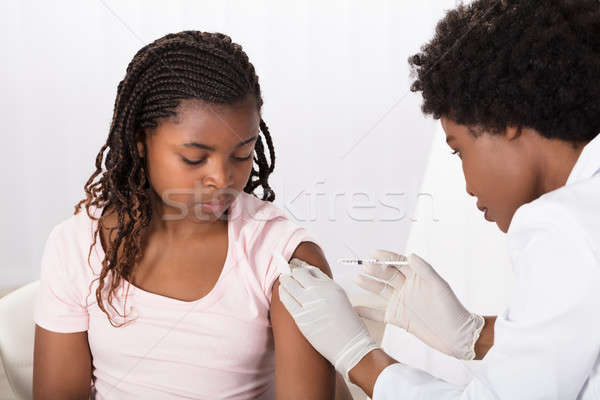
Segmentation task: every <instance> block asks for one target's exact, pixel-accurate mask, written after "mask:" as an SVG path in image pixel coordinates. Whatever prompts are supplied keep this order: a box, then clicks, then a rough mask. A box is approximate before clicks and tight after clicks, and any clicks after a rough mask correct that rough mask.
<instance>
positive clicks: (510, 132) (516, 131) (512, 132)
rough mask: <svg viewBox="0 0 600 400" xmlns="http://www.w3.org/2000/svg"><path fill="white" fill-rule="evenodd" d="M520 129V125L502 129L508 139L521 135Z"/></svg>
mask: <svg viewBox="0 0 600 400" xmlns="http://www.w3.org/2000/svg"><path fill="white" fill-rule="evenodd" d="M521 129H522V128H521V127H520V126H507V127H506V130H505V131H504V135H505V137H506V139H508V140H509V141H511V140H513V139H517V138H519V137H520V136H521V133H522V130H521Z"/></svg>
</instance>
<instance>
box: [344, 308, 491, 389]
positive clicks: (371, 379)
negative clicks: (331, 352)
mask: <svg viewBox="0 0 600 400" xmlns="http://www.w3.org/2000/svg"><path fill="white" fill-rule="evenodd" d="M484 319H485V325H484V326H483V329H482V330H481V334H480V335H479V339H478V340H477V343H475V353H476V356H475V360H481V359H483V357H485V355H486V354H487V352H488V351H489V349H490V348H491V347H492V346H493V345H494V324H495V323H496V316H487V317H484ZM397 362H398V361H396V360H394V359H393V358H392V357H390V356H389V355H388V354H387V353H385V352H384V351H383V350H381V349H376V350H373V351H371V352H369V353H367V355H365V356H364V357H363V358H362V359H361V360H360V361H359V362H358V364H356V366H355V367H354V368H352V369H351V370H350V372H349V373H348V376H349V377H350V381H351V382H352V383H354V384H356V385H358V386H359V387H360V388H361V389H362V390H363V391H364V392H365V393H366V394H367V396H369V397H373V388H374V387H375V382H377V378H378V377H379V374H381V372H382V371H383V370H384V369H385V368H386V367H388V366H390V365H392V364H395V363H397Z"/></svg>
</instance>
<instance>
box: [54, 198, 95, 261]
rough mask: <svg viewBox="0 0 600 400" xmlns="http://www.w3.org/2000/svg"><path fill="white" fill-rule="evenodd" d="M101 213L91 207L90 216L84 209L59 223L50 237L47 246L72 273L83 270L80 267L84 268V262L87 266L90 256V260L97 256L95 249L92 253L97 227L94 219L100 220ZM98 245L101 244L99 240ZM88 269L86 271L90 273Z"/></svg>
mask: <svg viewBox="0 0 600 400" xmlns="http://www.w3.org/2000/svg"><path fill="white" fill-rule="evenodd" d="M101 211H102V210H101V209H100V208H96V207H93V206H91V207H90V209H89V214H88V210H86V208H85V207H82V208H81V209H79V211H78V212H77V213H75V214H73V215H71V216H70V217H68V218H65V219H63V220H62V221H60V222H59V223H57V224H56V225H55V226H54V227H53V228H52V230H51V232H50V234H49V235H48V239H47V243H46V246H51V247H52V248H53V249H54V251H55V252H56V253H57V255H58V256H59V257H60V260H61V261H62V263H63V264H64V267H67V266H68V268H69V270H72V271H71V272H76V270H79V269H81V268H79V266H82V261H85V263H86V265H87V260H88V255H90V259H93V257H94V255H95V254H94V251H93V250H94V249H92V252H91V253H90V249H91V245H92V242H93V238H94V231H95V226H96V225H97V224H96V221H95V220H94V219H93V218H92V217H94V218H98V216H99V215H101ZM90 215H91V217H90ZM96 243H99V239H98V240H97V241H96ZM88 268H89V267H88ZM88 268H85V270H86V271H89V269H88Z"/></svg>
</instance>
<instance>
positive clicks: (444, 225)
mask: <svg viewBox="0 0 600 400" xmlns="http://www.w3.org/2000/svg"><path fill="white" fill-rule="evenodd" d="M453 6H454V2H453V1H450V0H431V1H419V2H414V1H410V2H400V1H393V0H388V1H371V2H365V1H350V0H346V1H303V2H291V1H275V0H273V1H271V0H263V1H250V2H249V1H169V2H164V1H162V2H161V1H143V2H142V1H115V0H111V1H108V0H106V1H98V0H95V1H91V0H88V1H69V2H68V1H62V2H42V1H37V2H32V1H20V2H19V1H4V2H2V3H1V5H0V15H1V16H2V17H1V18H2V24H1V25H0V30H1V31H0V41H1V42H0V45H1V48H2V49H3V57H2V62H1V63H0V69H1V70H0V79H1V84H2V86H1V88H2V93H3V96H2V97H1V100H0V101H2V102H3V104H2V105H1V107H0V110H1V113H2V122H3V134H2V143H3V150H4V151H3V152H2V157H1V158H0V165H1V169H0V171H1V172H0V173H1V174H2V175H1V179H2V199H1V202H2V203H1V213H2V214H1V215H0V218H1V221H2V227H1V235H2V237H1V241H0V243H1V244H0V246H2V247H1V249H0V251H1V256H2V266H1V267H0V287H12V286H17V285H21V284H24V283H26V282H29V281H31V280H35V279H38V277H39V267H40V266H39V262H40V258H41V252H42V249H43V245H44V242H45V240H46V238H47V236H48V233H49V232H50V230H51V228H52V227H53V226H54V225H56V224H58V223H59V222H60V221H62V220H64V219H66V218H68V217H69V216H70V215H72V213H73V206H74V204H75V203H76V202H77V201H79V200H80V199H82V198H83V196H84V192H83V185H84V183H85V181H86V180H87V179H88V177H89V176H90V174H91V173H92V171H93V164H94V160H95V157H96V155H97V152H98V150H99V148H100V147H101V145H102V144H103V143H104V142H105V141H106V137H107V135H108V129H109V125H110V121H111V118H112V112H113V105H114V100H115V95H116V88H117V84H118V83H119V81H120V80H121V79H123V77H124V74H125V69H126V66H127V64H128V63H129V61H130V60H131V58H132V57H133V55H134V54H135V52H136V51H137V50H138V49H139V48H141V47H142V46H143V45H145V44H147V43H149V42H151V41H153V40H155V39H157V38H159V37H161V36H163V35H165V34H167V33H170V32H177V31H181V30H184V29H197V30H206V31H220V32H224V33H227V34H229V35H230V36H231V37H232V38H233V40H234V41H236V42H238V43H240V44H241V45H242V46H243V47H244V49H245V51H246V52H247V53H248V55H249V57H250V59H251V61H252V62H253V64H254V66H255V67H256V70H257V73H258V75H259V77H260V82H261V87H262V91H263V98H264V101H265V105H264V109H263V118H264V120H265V121H266V122H267V124H268V126H269V128H270V131H271V133H272V136H273V139H274V142H275V147H276V156H277V161H276V169H275V173H274V175H273V176H272V178H271V180H272V185H273V187H274V189H275V191H276V194H277V200H276V203H277V204H279V205H280V206H281V207H284V208H285V209H286V210H287V211H288V212H289V213H290V215H291V216H292V217H294V218H295V219H296V220H297V221H298V222H299V223H301V224H303V225H305V226H307V227H308V228H309V229H311V230H312V231H313V232H314V233H315V234H316V236H317V237H318V238H319V239H320V240H321V244H322V247H323V249H324V250H325V252H326V254H327V256H328V258H329V260H330V264H331V265H332V268H333V271H334V274H335V276H336V278H337V279H339V280H340V281H341V282H342V283H343V284H344V285H345V287H347V288H348V290H350V291H352V290H357V289H355V288H353V287H352V284H351V281H350V276H351V275H352V272H351V271H350V270H349V269H348V267H346V269H343V268H342V267H341V266H338V265H337V264H336V263H335V260H336V259H337V258H339V257H343V256H360V255H368V253H369V251H370V250H371V249H372V248H375V247H379V248H385V249H389V250H396V251H399V252H402V251H405V250H417V251H419V252H420V254H422V255H423V256H424V257H425V258H426V259H428V260H429V261H431V262H432V263H433V264H434V265H435V266H436V268H438V270H440V273H442V275H444V277H446V278H447V279H448V281H449V282H450V284H451V285H452V286H453V287H454V288H455V289H456V291H457V294H458V295H459V297H460V298H461V299H462V300H463V301H464V302H465V304H466V305H468V306H470V307H473V310H474V311H478V312H481V313H498V312H500V311H501V310H502V307H503V306H504V304H505V302H506V296H507V293H508V287H509V274H510V271H509V268H508V267H507V265H508V263H507V261H506V258H505V257H506V256H505V253H504V243H503V240H504V238H503V235H501V234H500V233H499V231H498V229H497V228H496V226H495V225H494V224H490V223H488V222H485V221H484V220H483V218H482V215H481V213H480V212H479V211H478V210H477V209H476V207H475V203H476V199H474V198H470V197H469V196H467V195H466V193H465V191H464V188H465V183H464V179H463V177H462V172H461V170H460V163H459V160H458V158H457V157H456V156H451V155H450V149H449V148H448V147H447V146H446V145H445V144H444V137H443V133H442V132H441V130H440V128H439V122H438V121H434V120H432V119H431V118H425V117H423V115H422V114H421V111H420V104H421V98H420V95H419V94H413V93H411V92H410V91H409V86H410V82H411V79H410V77H409V67H408V63H407V58H408V56H409V55H411V54H413V53H415V52H416V51H418V49H419V47H420V46H421V45H422V44H424V43H425V42H426V41H428V40H429V39H430V38H431V37H432V35H433V32H434V26H435V23H436V21H437V20H438V19H439V18H441V17H442V16H443V15H444V11H445V10H446V9H448V8H451V7H453ZM420 193H421V195H420ZM422 193H427V194H426V195H422ZM417 199H419V207H418V210H417V211H415V204H416V203H417ZM382 201H383V202H386V204H387V205H388V206H387V207H386V206H385V205H382ZM358 206H363V207H366V208H358ZM390 206H394V207H396V209H393V208H390ZM386 219H387V220H386ZM390 219H391V221H390ZM409 233H410V240H409Z"/></svg>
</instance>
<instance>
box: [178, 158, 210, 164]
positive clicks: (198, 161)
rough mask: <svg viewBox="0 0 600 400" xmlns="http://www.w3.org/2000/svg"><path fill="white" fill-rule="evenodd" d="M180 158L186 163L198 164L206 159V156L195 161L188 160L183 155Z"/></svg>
mask: <svg viewBox="0 0 600 400" xmlns="http://www.w3.org/2000/svg"><path fill="white" fill-rule="evenodd" d="M181 159H182V160H183V162H185V163H186V164H190V165H198V164H202V163H203V162H204V161H206V158H202V159H200V160H197V161H192V160H188V159H187V158H185V157H181Z"/></svg>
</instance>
